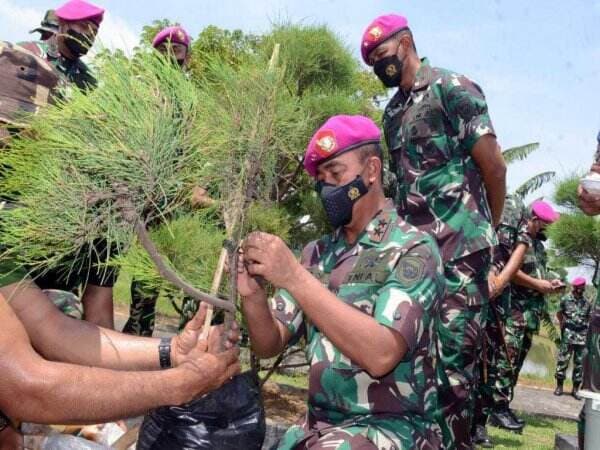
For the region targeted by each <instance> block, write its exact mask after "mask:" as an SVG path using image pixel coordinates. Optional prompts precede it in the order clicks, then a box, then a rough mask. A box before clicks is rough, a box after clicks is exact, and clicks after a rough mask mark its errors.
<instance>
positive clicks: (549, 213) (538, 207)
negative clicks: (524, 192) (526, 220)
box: [531, 200, 560, 223]
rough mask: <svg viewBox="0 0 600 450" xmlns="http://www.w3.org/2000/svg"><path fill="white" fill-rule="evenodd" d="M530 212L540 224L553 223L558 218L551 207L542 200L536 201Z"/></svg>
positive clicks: (558, 215)
mask: <svg viewBox="0 0 600 450" xmlns="http://www.w3.org/2000/svg"><path fill="white" fill-rule="evenodd" d="M531 212H532V213H533V214H534V215H535V216H536V217H537V218H538V219H540V220H541V221H542V222H546V223H554V222H556V221H557V220H558V218H559V217H560V214H558V213H557V212H556V211H554V209H553V208H552V206H550V205H549V204H548V203H546V202H544V201H542V200H536V201H535V202H533V204H532V205H531Z"/></svg>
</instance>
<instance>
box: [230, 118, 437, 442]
mask: <svg viewBox="0 0 600 450" xmlns="http://www.w3.org/2000/svg"><path fill="white" fill-rule="evenodd" d="M379 141H380V133H379V129H378V127H377V126H376V125H375V124H374V123H373V122H372V121H371V120H370V119H367V118H365V117H361V116H335V117H333V118H331V119H329V120H328V121H327V122H326V123H325V125H323V127H322V128H321V129H320V130H318V132H317V133H316V134H315V136H314V137H313V138H312V140H311V141H310V144H309V146H308V149H307V151H306V155H305V162H304V165H305V168H306V170H307V172H308V173H309V174H310V176H312V177H313V178H315V179H316V180H317V183H316V188H317V191H318V193H319V195H320V197H321V200H322V202H323V206H324V208H325V211H326V213H327V216H328V219H329V221H330V223H331V226H332V228H333V229H334V231H333V232H332V233H331V234H329V235H326V236H323V237H322V238H321V239H319V240H317V241H315V242H312V243H310V244H309V245H308V246H306V247H305V249H304V251H303V255H302V260H301V262H298V261H297V259H296V258H295V256H294V254H293V253H292V251H291V250H290V249H289V248H288V247H287V246H286V245H285V243H284V242H283V241H282V240H281V239H280V238H278V237H276V236H272V235H268V234H265V233H260V232H257V233H253V234H251V235H250V236H248V238H247V239H246V240H245V241H244V244H243V248H242V251H243V254H242V258H240V265H239V267H238V271H239V281H238V284H239V292H240V294H241V295H242V297H243V311H244V314H245V317H246V320H247V323H248V328H249V335H250V340H251V343H252V348H253V350H254V351H255V352H256V353H257V354H258V355H259V356H260V357H265V358H268V357H272V356H274V355H276V354H278V353H279V352H281V351H282V350H283V349H284V348H285V346H286V345H287V344H288V342H290V340H292V339H296V338H298V337H299V336H301V335H304V336H305V337H306V339H307V351H306V353H307V359H308V361H309V362H310V372H309V398H308V414H307V416H306V417H305V419H304V421H303V422H302V423H301V424H299V425H297V426H293V427H291V428H290V429H289V430H288V432H287V433H286V434H285V436H284V437H283V439H282V441H281V442H280V444H279V448H280V449H325V448H327V449H342V448H343V449H359V448H360V449H436V450H438V449H440V448H442V440H441V430H440V429H439V426H438V425H437V424H436V421H435V419H434V412H435V409H436V403H437V399H436V388H435V368H434V357H433V355H434V350H433V347H434V341H435V340H434V337H433V336H432V333H433V318H434V317H435V314H436V313H437V308H438V303H439V301H440V299H441V298H442V297H443V294H444V278H443V272H442V263H441V259H440V255H439V251H438V248H437V246H436V244H435V241H434V240H433V239H432V238H431V237H430V236H429V235H427V234H425V233H423V232H420V231H418V230H417V229H416V228H414V227H412V226H411V225H409V224H407V223H406V222H404V221H403V220H402V219H401V218H400V217H399V216H398V214H397V212H396V210H395V208H394V205H393V203H392V202H391V200H389V199H386V198H385V196H384V194H383V188H382V157H381V149H380V145H379ZM254 277H262V278H264V279H265V280H267V281H268V282H270V283H271V284H272V285H273V286H274V287H276V288H278V289H279V290H278V291H277V293H276V294H275V296H274V298H273V299H272V300H271V301H270V302H269V301H268V300H267V294H266V292H265V290H264V289H263V287H262V285H261V284H260V283H257V281H256V280H255V278H254Z"/></svg>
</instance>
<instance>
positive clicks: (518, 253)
mask: <svg viewBox="0 0 600 450" xmlns="http://www.w3.org/2000/svg"><path fill="white" fill-rule="evenodd" d="M527 248H528V246H527V244H525V243H522V242H521V243H519V244H517V246H516V247H515V248H514V250H513V251H512V253H511V255H510V258H509V259H508V261H507V263H506V265H505V266H504V268H503V269H502V271H501V272H500V273H499V274H498V277H497V278H496V283H497V285H498V290H499V291H502V290H503V289H504V287H505V286H506V285H507V284H508V283H509V282H510V280H511V279H512V278H513V276H514V275H515V274H516V273H517V271H518V270H519V268H520V267H521V265H522V264H523V259H524V258H525V253H527Z"/></svg>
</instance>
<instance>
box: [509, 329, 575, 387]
mask: <svg viewBox="0 0 600 450" xmlns="http://www.w3.org/2000/svg"><path fill="white" fill-rule="evenodd" d="M557 352H558V349H557V348H556V345H554V343H553V342H552V341H550V339H548V338H546V337H543V336H534V338H533V345H532V346H531V350H530V351H529V354H528V355H527V359H526V360H525V363H524V364H523V369H522V371H521V373H522V374H525V375H535V376H538V377H554V372H555V371H556V354H557ZM571 366H572V364H570V365H569V369H568V371H567V378H569V377H570V376H571Z"/></svg>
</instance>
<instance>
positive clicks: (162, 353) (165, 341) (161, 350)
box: [158, 338, 172, 369]
mask: <svg viewBox="0 0 600 450" xmlns="http://www.w3.org/2000/svg"><path fill="white" fill-rule="evenodd" d="M171 339H172V338H161V339H160V344H158V360H159V361H160V368H161V369H170V368H171V367H172V366H171Z"/></svg>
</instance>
